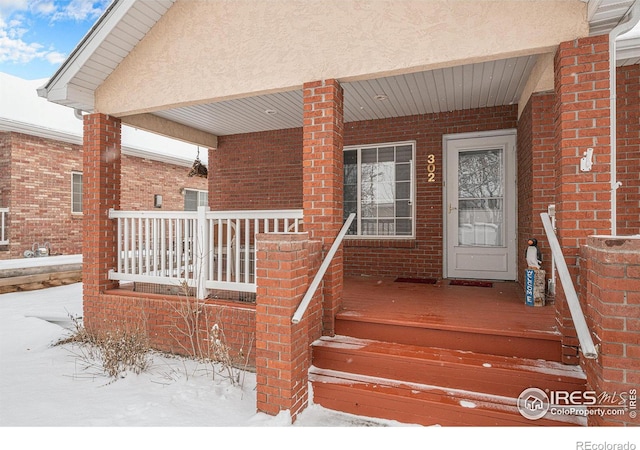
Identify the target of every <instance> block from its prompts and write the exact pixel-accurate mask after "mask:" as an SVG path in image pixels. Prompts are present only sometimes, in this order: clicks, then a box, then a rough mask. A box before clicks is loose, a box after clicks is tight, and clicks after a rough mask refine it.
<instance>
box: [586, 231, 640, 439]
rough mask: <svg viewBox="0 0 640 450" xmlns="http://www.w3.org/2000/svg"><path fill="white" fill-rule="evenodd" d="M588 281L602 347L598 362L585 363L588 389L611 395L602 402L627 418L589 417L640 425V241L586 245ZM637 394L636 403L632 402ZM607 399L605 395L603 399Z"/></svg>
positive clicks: (596, 240) (590, 315)
mask: <svg viewBox="0 0 640 450" xmlns="http://www.w3.org/2000/svg"><path fill="white" fill-rule="evenodd" d="M582 251H583V257H584V259H585V262H586V267H584V268H583V273H584V278H585V279H586V280H587V289H586V290H587V301H586V314H585V315H586V319H587V324H588V326H589V328H590V330H591V332H592V334H593V335H594V338H595V344H596V345H598V344H599V355H598V359H597V360H583V361H582V365H583V368H584V370H585V373H586V374H587V389H588V390H593V391H595V392H596V394H597V395H599V396H600V395H601V394H607V395H609V396H610V397H609V400H608V401H600V402H599V403H600V404H603V403H604V404H611V405H614V406H619V404H620V402H621V401H623V398H622V395H625V394H626V399H625V400H624V401H625V402H626V406H628V407H629V410H628V411H626V412H625V413H624V414H622V415H616V416H612V415H606V416H603V417H600V416H598V415H593V416H589V417H588V423H589V425H635V426H638V425H640V418H638V413H639V412H640V411H639V410H640V404H639V403H638V401H637V395H638V390H639V389H640V238H637V237H629V238H614V237H590V238H589V240H588V244H587V246H586V247H583V249H582ZM634 392H635V395H636V403H635V405H633V404H632V403H631V401H632V396H633V395H634ZM602 398H604V397H602Z"/></svg>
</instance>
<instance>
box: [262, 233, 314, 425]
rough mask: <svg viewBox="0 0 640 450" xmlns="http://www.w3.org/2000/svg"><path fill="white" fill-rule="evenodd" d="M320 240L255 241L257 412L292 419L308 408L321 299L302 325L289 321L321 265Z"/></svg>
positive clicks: (299, 236) (276, 238)
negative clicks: (312, 358)
mask: <svg viewBox="0 0 640 450" xmlns="http://www.w3.org/2000/svg"><path fill="white" fill-rule="evenodd" d="M320 247H321V243H320V242H319V241H313V242H311V241H309V236H308V233H304V234H289V235H282V234H280V235H276V234H259V235H258V237H257V251H258V254H257V256H256V260H257V267H256V271H257V275H258V286H257V298H256V322H257V328H256V342H257V348H256V352H257V353H256V384H257V394H256V397H257V405H258V410H259V411H262V412H265V413H268V414H272V415H276V414H278V413H279V412H280V411H283V410H288V411H289V413H290V414H291V417H292V419H293V420H295V418H296V416H297V414H298V413H299V412H300V411H301V410H302V409H304V408H305V407H306V406H307V403H308V399H309V395H308V370H309V367H310V366H311V343H312V342H313V341H314V340H315V339H317V338H318V337H320V333H319V332H320V330H319V328H318V324H320V323H321V320H320V319H321V317H322V312H321V307H320V300H321V299H320V296H319V295H317V294H318V293H316V295H315V296H314V298H313V300H312V302H311V303H310V305H309V309H308V310H307V312H306V313H305V315H304V316H303V317H302V318H301V320H300V321H299V322H298V323H296V324H293V323H292V322H291V319H292V317H293V315H294V313H295V312H296V310H297V308H298V305H299V304H300V302H301V301H302V298H303V297H304V294H305V292H306V290H307V287H308V285H309V283H310V281H311V279H310V277H312V276H313V275H314V274H315V272H317V270H318V268H319V266H320Z"/></svg>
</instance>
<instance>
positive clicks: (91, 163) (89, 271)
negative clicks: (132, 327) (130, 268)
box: [82, 114, 121, 329]
mask: <svg viewBox="0 0 640 450" xmlns="http://www.w3.org/2000/svg"><path fill="white" fill-rule="evenodd" d="M120 164H121V158H120V119H117V118H114V117H109V116H105V115H103V114H90V115H86V116H85V117H84V147H83V168H82V171H83V173H82V185H83V186H82V197H83V198H82V202H83V219H82V220H83V235H82V258H83V265H82V281H83V307H84V323H85V325H86V326H87V329H91V327H93V326H94V325H98V320H99V319H102V318H103V317H102V316H103V314H102V310H103V307H102V305H101V299H100V294H101V293H102V292H104V291H105V290H106V289H111V288H114V287H117V282H116V281H110V280H109V279H108V272H109V269H113V268H114V267H115V265H116V223H115V221H114V220H111V219H109V218H108V213H109V209H110V208H114V209H118V208H119V207H120Z"/></svg>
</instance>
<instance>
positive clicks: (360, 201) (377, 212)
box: [344, 142, 415, 238]
mask: <svg viewBox="0 0 640 450" xmlns="http://www.w3.org/2000/svg"><path fill="white" fill-rule="evenodd" d="M414 160H415V142H401V143H392V144H379V145H366V146H358V147H345V149H344V217H345V219H346V218H347V217H348V216H349V214H351V213H356V220H354V221H353V224H352V225H351V227H350V228H349V231H348V233H347V234H348V235H351V236H361V237H367V238H372V237H376V238H390V237H404V238H407V237H413V236H414V222H415V221H414V216H415V212H414V207H413V205H414V202H413V193H414V183H415V180H414V178H415V177H414V170H413V161H414Z"/></svg>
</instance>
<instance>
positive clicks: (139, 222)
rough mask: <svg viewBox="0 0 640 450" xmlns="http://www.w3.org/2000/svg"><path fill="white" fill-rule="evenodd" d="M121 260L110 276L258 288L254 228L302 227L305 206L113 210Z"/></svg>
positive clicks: (201, 292)
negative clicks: (297, 208) (222, 209)
mask: <svg viewBox="0 0 640 450" xmlns="http://www.w3.org/2000/svg"><path fill="white" fill-rule="evenodd" d="M109 218H111V219H116V220H117V221H118V225H117V242H118V244H117V255H118V257H117V266H116V268H115V269H114V270H111V271H110V272H109V279H111V280H119V281H134V282H144V283H153V284H161V285H174V286H182V285H183V283H186V285H187V286H189V287H192V288H196V289H197V292H198V294H197V295H198V298H205V297H206V295H207V294H206V292H207V290H208V289H220V290H230V291H239V292H256V280H255V235H256V233H285V232H298V227H299V223H300V220H301V219H302V210H275V211H218V212H212V211H209V210H208V208H207V207H200V208H199V210H198V211H197V212H196V211H193V212H190V211H115V210H110V211H109Z"/></svg>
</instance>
